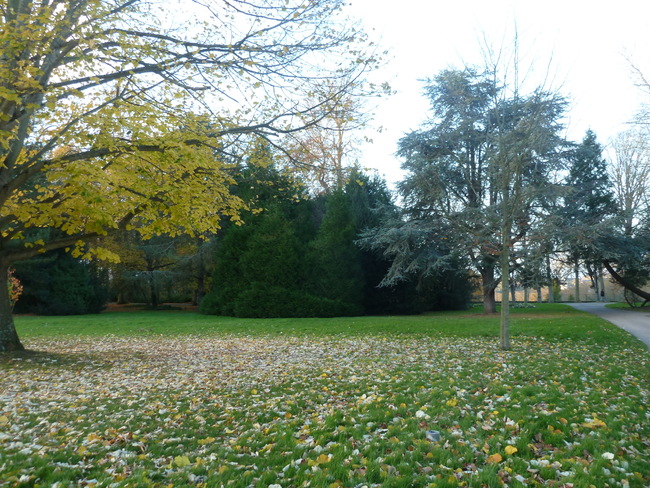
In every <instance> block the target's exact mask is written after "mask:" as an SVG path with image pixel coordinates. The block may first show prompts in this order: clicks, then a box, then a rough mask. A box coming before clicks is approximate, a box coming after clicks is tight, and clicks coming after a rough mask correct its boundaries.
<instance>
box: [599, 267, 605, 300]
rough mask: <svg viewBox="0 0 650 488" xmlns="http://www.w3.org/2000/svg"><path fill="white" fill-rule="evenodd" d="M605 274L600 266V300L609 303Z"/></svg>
mask: <svg viewBox="0 0 650 488" xmlns="http://www.w3.org/2000/svg"><path fill="white" fill-rule="evenodd" d="M604 275H605V273H604V272H603V268H601V267H600V266H598V279H599V281H600V299H601V301H603V302H605V301H607V297H606V296H605V277H604Z"/></svg>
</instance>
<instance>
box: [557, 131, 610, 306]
mask: <svg viewBox="0 0 650 488" xmlns="http://www.w3.org/2000/svg"><path fill="white" fill-rule="evenodd" d="M602 153H603V148H602V146H601V145H600V144H599V143H598V141H597V139H596V134H595V133H594V132H593V131H591V130H588V131H587V132H586V134H585V136H584V138H583V140H582V142H581V143H580V144H579V145H577V146H576V147H575V148H574V150H573V151H571V154H570V156H569V172H568V175H567V178H566V195H565V196H564V205H563V207H562V209H561V214H562V218H563V220H564V222H563V228H564V232H563V235H564V242H565V243H566V245H567V252H568V254H569V257H570V260H571V262H572V264H573V267H574V278H575V284H576V301H580V298H579V294H580V288H579V287H580V271H579V270H580V264H581V263H584V265H585V266H586V267H587V270H588V273H589V276H590V278H591V280H592V284H593V286H594V288H595V290H596V295H597V296H599V295H600V294H599V289H600V276H601V275H602V255H601V253H600V252H599V250H598V239H599V236H600V235H601V234H602V233H603V232H609V231H610V230H611V225H612V221H613V220H612V217H613V215H614V213H615V212H616V205H615V203H614V196H613V193H612V190H611V183H610V179H609V175H608V165H607V161H606V160H605V159H604V158H603V154H602Z"/></svg>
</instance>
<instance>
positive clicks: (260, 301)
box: [234, 283, 362, 318]
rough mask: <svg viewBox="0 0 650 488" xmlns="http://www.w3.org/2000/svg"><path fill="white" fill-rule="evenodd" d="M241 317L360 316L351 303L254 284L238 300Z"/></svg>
mask: <svg viewBox="0 0 650 488" xmlns="http://www.w3.org/2000/svg"><path fill="white" fill-rule="evenodd" d="M234 308H235V315H236V316H237V317H250V318H261V317H269V318H273V317H340V316H354V315H360V314H361V313H362V310H361V309H360V308H359V307H357V306H355V305H353V304H349V303H345V302H340V301H336V300H330V299H328V298H323V297H318V296H315V295H310V294H308V293H305V292H302V291H296V290H288V289H286V288H281V287H272V286H266V285H264V284H263V283H252V284H251V286H250V287H249V288H248V289H247V290H246V291H244V292H243V293H241V294H240V295H239V296H238V297H237V300H236V301H235V307H234Z"/></svg>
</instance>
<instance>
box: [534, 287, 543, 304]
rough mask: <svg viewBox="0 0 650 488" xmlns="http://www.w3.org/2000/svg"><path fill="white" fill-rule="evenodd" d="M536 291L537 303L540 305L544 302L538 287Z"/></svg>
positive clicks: (540, 288)
mask: <svg viewBox="0 0 650 488" xmlns="http://www.w3.org/2000/svg"><path fill="white" fill-rule="evenodd" d="M536 291H537V303H542V302H543V301H544V300H543V298H542V287H541V286H538V287H537V290H536Z"/></svg>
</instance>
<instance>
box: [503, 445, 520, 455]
mask: <svg viewBox="0 0 650 488" xmlns="http://www.w3.org/2000/svg"><path fill="white" fill-rule="evenodd" d="M517 451H518V449H517V448H516V447H515V446H506V454H507V455H508V456H511V455H513V454H514V453H516V452H517Z"/></svg>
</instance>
